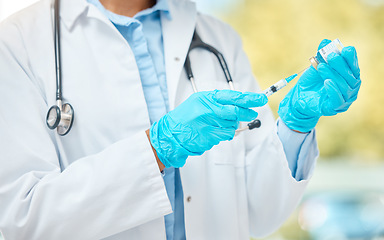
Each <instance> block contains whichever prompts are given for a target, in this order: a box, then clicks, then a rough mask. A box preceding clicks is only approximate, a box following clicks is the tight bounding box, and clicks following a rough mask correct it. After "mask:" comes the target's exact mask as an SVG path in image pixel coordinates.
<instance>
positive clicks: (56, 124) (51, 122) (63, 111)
mask: <svg viewBox="0 0 384 240" xmlns="http://www.w3.org/2000/svg"><path fill="white" fill-rule="evenodd" d="M59 12H60V0H56V1H55V4H54V32H55V36H54V45H55V67H56V105H54V106H52V107H51V108H49V110H48V113H47V118H46V123H47V126H48V128H49V129H52V130H53V129H56V130H57V133H58V134H59V135H60V136H64V135H66V134H68V132H69V131H70V130H71V128H72V124H73V120H74V110H73V107H72V106H71V104H69V103H64V104H63V103H62V100H63V91H62V79H61V55H60V51H61V46H60V21H59ZM195 48H202V49H205V50H207V51H209V52H211V53H213V54H214V55H215V56H216V57H217V59H218V61H219V63H220V66H221V68H222V70H223V73H224V76H225V79H226V80H227V82H228V85H229V89H231V90H235V88H234V86H233V80H232V77H231V74H230V72H229V69H228V65H227V63H226V61H225V59H224V56H223V54H222V53H220V52H219V51H218V50H217V49H216V48H214V47H213V46H211V45H209V44H206V43H205V42H203V41H202V40H201V38H200V36H199V35H198V34H197V32H196V30H195V32H194V34H193V38H192V42H191V45H190V47H189V50H188V53H187V57H186V60H185V63H184V68H185V71H186V73H187V76H188V79H189V80H190V81H191V84H192V88H193V91H194V92H195V93H196V92H197V87H196V83H195V79H194V76H193V72H192V67H191V61H190V58H189V53H190V52H191V51H192V50H193V49H195ZM247 126H248V127H247V128H248V129H254V128H258V127H260V126H261V122H260V120H258V119H256V120H254V121H252V122H250V123H248V124H247Z"/></svg>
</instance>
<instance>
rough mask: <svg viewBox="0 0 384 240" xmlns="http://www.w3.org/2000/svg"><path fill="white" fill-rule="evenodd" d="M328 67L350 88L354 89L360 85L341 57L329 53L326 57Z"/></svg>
mask: <svg viewBox="0 0 384 240" xmlns="http://www.w3.org/2000/svg"><path fill="white" fill-rule="evenodd" d="M328 65H329V66H331V67H332V68H333V69H334V70H335V71H336V72H337V73H338V74H339V75H340V76H342V77H343V78H344V79H345V80H346V82H347V83H348V85H349V86H350V88H352V89H353V88H356V87H357V86H358V85H359V84H360V82H361V81H360V79H358V78H356V77H355V76H354V73H353V71H352V69H351V68H350V67H349V65H348V63H347V62H346V61H345V59H344V57H343V56H341V55H338V54H336V53H331V54H330V55H329V56H328Z"/></svg>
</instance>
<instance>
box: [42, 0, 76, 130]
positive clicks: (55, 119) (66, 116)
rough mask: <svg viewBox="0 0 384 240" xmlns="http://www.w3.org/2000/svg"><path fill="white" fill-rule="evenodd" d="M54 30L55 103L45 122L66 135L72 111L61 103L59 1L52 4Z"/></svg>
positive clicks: (71, 118) (70, 123)
mask: <svg viewBox="0 0 384 240" xmlns="http://www.w3.org/2000/svg"><path fill="white" fill-rule="evenodd" d="M54 8H55V9H54V31H55V42H54V44H55V67H56V105H54V106H52V107H51V108H49V110H48V113H47V119H46V123H47V126H48V128H49V129H52V130H53V129H56V130H57V133H58V134H59V135H60V136H64V135H66V134H67V133H68V132H69V131H70V130H71V128H72V124H73V119H74V111H73V107H72V106H71V104H69V103H64V104H63V103H62V100H63V92H62V81H61V56H60V50H61V48H60V20H59V12H60V1H59V0H56V1H55V6H54Z"/></svg>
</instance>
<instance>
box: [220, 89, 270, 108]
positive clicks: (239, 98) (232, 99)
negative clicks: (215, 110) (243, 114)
mask: <svg viewBox="0 0 384 240" xmlns="http://www.w3.org/2000/svg"><path fill="white" fill-rule="evenodd" d="M213 99H214V100H216V102H218V103H220V104H223V105H234V106H238V107H242V108H252V107H261V106H264V105H265V104H266V103H267V102H268V98H267V96H266V95H265V94H261V93H252V92H245V93H241V92H238V91H232V90H215V91H214V95H213Z"/></svg>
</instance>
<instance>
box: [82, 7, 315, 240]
mask: <svg viewBox="0 0 384 240" xmlns="http://www.w3.org/2000/svg"><path fill="white" fill-rule="evenodd" d="M88 2H90V3H91V4H93V5H95V6H96V7H97V8H98V9H99V10H100V11H101V12H102V13H103V14H105V16H106V17H108V18H109V20H110V21H111V22H112V23H113V24H114V25H115V27H116V28H117V30H119V32H120V33H121V35H122V36H123V37H124V38H125V39H126V40H127V42H128V44H129V45H130V47H131V49H132V51H133V54H134V55H135V59H136V63H137V67H138V69H139V73H140V78H141V83H142V86H143V91H144V96H145V100H146V102H147V108H148V113H149V119H150V122H151V124H152V123H154V122H155V121H157V120H159V119H160V118H161V117H162V116H163V115H165V114H166V113H167V112H168V110H169V109H168V108H169V98H168V89H167V81H166V73H165V60H164V47H163V36H162V29H161V20H160V12H164V13H165V14H166V16H167V17H168V18H171V13H170V12H169V7H168V2H167V0H158V1H157V3H156V5H155V6H153V7H152V8H149V9H145V10H143V11H141V12H139V13H137V14H136V15H135V16H134V17H133V18H130V17H126V16H121V15H117V14H114V13H112V12H110V11H108V10H106V9H105V8H104V7H103V5H102V4H101V3H100V2H99V0H88ZM278 135H279V137H280V139H281V141H282V143H283V146H284V150H285V153H286V155H287V159H288V165H289V167H290V169H291V172H292V176H293V177H295V178H296V179H297V180H301V179H303V178H305V177H306V174H307V172H308V169H309V167H310V166H312V163H308V162H302V161H301V162H300V159H305V158H300V157H299V154H301V155H305V152H306V151H307V150H306V145H305V142H306V139H307V138H309V135H308V134H299V133H295V132H293V131H291V130H290V129H289V128H288V127H287V126H286V125H285V124H284V123H283V122H282V121H279V122H278ZM312 137H313V136H312ZM292 139H294V141H292ZM298 159H299V160H298ZM164 183H165V186H166V189H167V194H168V198H169V200H170V202H171V205H172V209H173V213H172V214H169V215H167V216H165V227H166V235H167V240H172V239H185V224H184V205H183V204H184V203H183V202H184V201H183V188H182V185H181V180H180V172H179V169H175V168H166V169H165V174H164Z"/></svg>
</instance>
